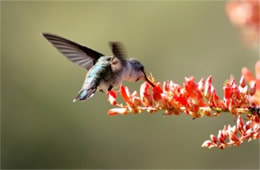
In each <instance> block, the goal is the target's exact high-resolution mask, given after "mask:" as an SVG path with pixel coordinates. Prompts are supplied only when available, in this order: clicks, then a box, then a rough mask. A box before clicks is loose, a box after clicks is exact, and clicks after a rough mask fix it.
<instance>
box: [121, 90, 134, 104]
mask: <svg viewBox="0 0 260 170" xmlns="http://www.w3.org/2000/svg"><path fill="white" fill-rule="evenodd" d="M120 93H121V96H122V97H123V99H124V101H125V102H126V103H128V104H132V103H131V102H130V91H129V89H128V88H127V87H124V86H121V87H120Z"/></svg>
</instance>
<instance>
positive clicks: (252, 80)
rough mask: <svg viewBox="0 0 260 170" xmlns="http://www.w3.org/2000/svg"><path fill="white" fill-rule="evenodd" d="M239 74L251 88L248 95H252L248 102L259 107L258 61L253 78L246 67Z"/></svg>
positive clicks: (259, 69) (259, 68) (259, 79)
mask: <svg viewBox="0 0 260 170" xmlns="http://www.w3.org/2000/svg"><path fill="white" fill-rule="evenodd" d="M241 72H242V75H243V76H244V77H245V81H247V82H248V83H249V84H250V86H251V90H250V93H251V94H254V95H253V96H252V97H251V99H250V101H251V102H253V103H254V104H256V105H258V106H260V60H259V61H257V63H256V65H255V75H256V76H255V77H254V76H253V74H252V72H251V71H250V70H249V69H247V68H246V67H244V68H243V69H242V71H241Z"/></svg>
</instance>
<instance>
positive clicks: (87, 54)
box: [42, 33, 104, 70]
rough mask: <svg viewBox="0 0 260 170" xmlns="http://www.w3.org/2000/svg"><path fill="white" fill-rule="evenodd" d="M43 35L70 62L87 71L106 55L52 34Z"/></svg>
mask: <svg viewBox="0 0 260 170" xmlns="http://www.w3.org/2000/svg"><path fill="white" fill-rule="evenodd" d="M42 35H43V36H44V37H45V38H46V39H47V40H48V41H49V42H50V43H51V44H52V45H53V46H54V47H55V48H57V50H59V51H60V52H61V53H62V54H63V55H64V56H65V57H67V58H68V59H69V60H70V61H72V62H73V63H75V64H78V65H79V66H81V67H83V68H85V69H87V70H89V69H90V68H91V67H92V66H93V65H94V64H95V63H96V61H97V60H98V59H99V58H100V57H102V56H104V54H101V53H99V52H97V51H94V50H92V49H90V48H88V47H85V46H82V45H80V44H77V43H75V42H73V41H70V40H68V39H65V38H62V37H60V36H57V35H53V34H50V33H42Z"/></svg>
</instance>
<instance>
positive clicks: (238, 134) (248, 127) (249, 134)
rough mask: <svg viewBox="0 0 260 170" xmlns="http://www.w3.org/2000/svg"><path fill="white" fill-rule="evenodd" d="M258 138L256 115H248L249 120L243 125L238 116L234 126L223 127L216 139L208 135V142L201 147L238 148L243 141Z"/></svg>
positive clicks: (258, 122) (259, 124)
mask: <svg viewBox="0 0 260 170" xmlns="http://www.w3.org/2000/svg"><path fill="white" fill-rule="evenodd" d="M259 137H260V121H259V118H258V116H257V115H250V117H249V120H248V121H247V122H246V123H244V122H243V120H242V117H241V116H240V115H239V116H238V118H237V123H236V125H235V126H233V127H231V126H230V125H228V126H224V128H223V130H219V133H218V137H217V138H216V137H215V136H214V135H210V140H206V141H205V142H203V144H202V145H201V146H202V147H207V148H212V147H218V148H220V149H224V148H226V147H228V146H232V145H234V146H240V144H241V143H243V142H244V141H246V140H248V141H250V140H252V139H258V138H259Z"/></svg>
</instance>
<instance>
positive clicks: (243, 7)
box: [226, 0, 260, 45]
mask: <svg viewBox="0 0 260 170" xmlns="http://www.w3.org/2000/svg"><path fill="white" fill-rule="evenodd" d="M226 11H227V14H228V16H229V18H230V20H231V22H232V23H233V24H235V25H237V26H238V27H239V28H241V30H242V33H243V35H244V37H245V40H246V42H248V44H249V45H250V44H251V45H254V44H256V45H257V44H259V32H260V31H259V30H260V2H259V0H230V1H229V2H228V3H227V5H226Z"/></svg>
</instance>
